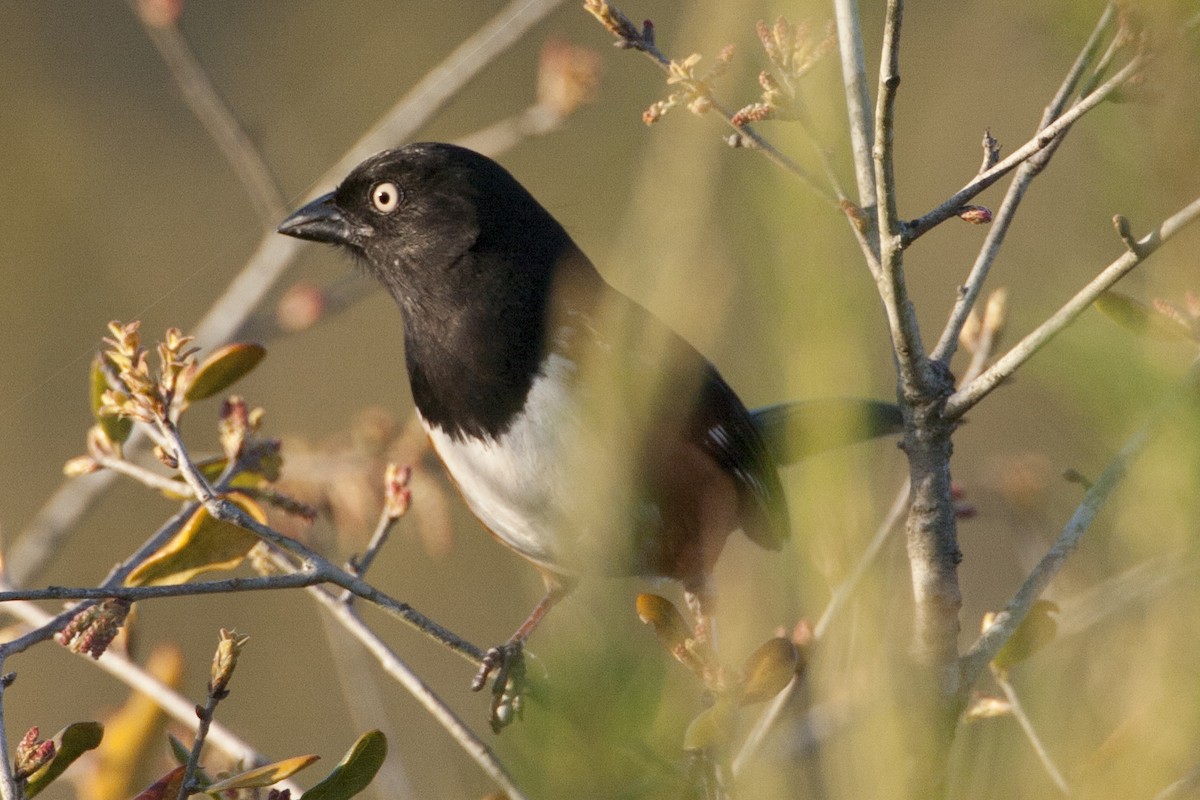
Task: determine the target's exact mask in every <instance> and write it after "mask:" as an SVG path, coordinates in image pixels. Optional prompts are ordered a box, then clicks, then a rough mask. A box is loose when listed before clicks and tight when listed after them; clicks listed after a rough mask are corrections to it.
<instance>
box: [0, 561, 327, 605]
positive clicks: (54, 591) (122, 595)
mask: <svg viewBox="0 0 1200 800" xmlns="http://www.w3.org/2000/svg"><path fill="white" fill-rule="evenodd" d="M328 582H329V581H328V579H327V578H326V577H325V576H324V575H322V574H320V573H319V572H317V571H314V570H308V571H303V570H300V571H295V572H289V573H288V574H286V575H258V576H255V577H252V578H225V579H223V580H219V581H198V582H196V583H176V584H170V585H155V586H124V585H119V586H49V587H46V588H44V589H6V590H3V591H0V603H11V602H14V601H26V602H29V601H42V600H108V599H110V598H112V599H115V600H128V601H129V602H138V601H141V600H161V599H163V598H165V597H195V596H200V595H209V594H234V593H240V592H263V591H278V590H280V589H303V588H307V587H309V586H315V585H317V584H321V583H328ZM3 610H4V609H3V608H0V611H3Z"/></svg>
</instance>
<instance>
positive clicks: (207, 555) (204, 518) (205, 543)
mask: <svg viewBox="0 0 1200 800" xmlns="http://www.w3.org/2000/svg"><path fill="white" fill-rule="evenodd" d="M225 499H226V500H228V501H229V502H231V503H233V504H234V505H236V506H237V507H239V508H240V509H242V510H243V511H245V512H246V513H247V514H249V515H250V516H251V517H253V518H254V519H256V520H258V521H259V522H260V523H262V524H264V525H265V524H266V522H267V515H266V514H265V513H263V510H262V508H261V507H260V506H259V505H258V503H255V502H254V501H253V500H251V499H250V498H249V497H247V496H246V495H244V494H241V493H239V492H229V493H228V494H226V495H225ZM257 543H258V537H257V536H255V535H254V534H253V533H251V532H250V531H248V530H246V529H245V528H239V527H238V526H237V525H234V524H233V523H231V522H222V521H220V520H216V519H213V518H212V517H211V516H210V515H209V513H208V512H207V511H205V510H204V508H203V507H201V508H197V509H196V511H195V512H194V513H193V514H192V516H191V518H190V519H188V521H187V522H185V523H184V525H183V527H182V528H180V530H179V533H177V534H175V536H174V537H173V538H172V539H171V541H169V542H167V543H166V544H165V545H163V547H162V549H160V550H159V551H158V552H157V553H155V554H154V555H152V556H150V557H149V558H147V559H146V560H145V561H143V562H142V563H141V564H139V565H138V567H137V569H135V570H134V571H133V572H131V573H129V577H127V578H126V579H125V585H126V586H168V585H173V584H177V583H186V582H187V581H189V580H191V579H192V578H194V577H195V576H196V575H199V574H200V573H202V572H209V571H211V570H218V569H233V568H234V567H236V566H237V565H239V564H241V563H242V559H243V558H245V557H246V554H247V553H249V552H250V549H251V548H252V547H254V545H256V544H257Z"/></svg>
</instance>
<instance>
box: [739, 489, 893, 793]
mask: <svg viewBox="0 0 1200 800" xmlns="http://www.w3.org/2000/svg"><path fill="white" fill-rule="evenodd" d="M908 498H909V481H908V480H907V479H905V481H904V484H903V485H902V486H901V487H900V490H899V491H898V492H896V499H895V500H893V501H892V506H891V508H890V509H888V513H887V515H886V516H885V517H884V518H883V521H882V522H881V523H880V524H879V527H878V528H876V529H875V535H874V536H873V537H871V541H870V543H868V544H867V547H866V549H865V550H864V551H863V554H862V556H861V557H860V558H859V560H858V563H856V564H855V565H854V569H853V570H851V571H850V574H849V575H847V576H846V578H845V580H843V581H842V582H841V583H839V584H838V585H837V587H836V588H834V590H833V594H832V595H831V596H830V598H829V603H828V604H827V605H826V606H825V610H824V611H822V612H821V616H820V618H819V619H818V620H817V624H816V625H815V626H813V639H814V641H818V642H819V641H820V640H821V639H822V638H823V637H824V635H825V633H826V632H827V631H828V630H829V626H830V624H831V623H832V622H833V618H834V617H835V616H837V614H838V612H839V611H841V610H842V608H843V607H844V606H845V605H846V601H847V600H849V599H850V596H851V595H852V594H854V590H855V589H856V588H858V584H859V582H860V581H861V580H862V578H863V576H864V575H866V573H867V570H868V569H870V568H871V565H872V564H874V563H875V559H876V558H878V557H879V553H880V551H882V550H883V545H884V544H885V543H886V542H887V541H888V539H889V538H891V536H892V534H893V533H894V532H895V531H896V528H897V526H898V525H899V524H900V520H902V519H903V518H904V512H905V511H906V510H907V509H908ZM800 685H801V682H800V681H799V680H798V679H797V678H792V680H791V682H789V683H788V685H787V686H786V687H785V688H784V689H783V691H781V692H779V694H777V695H775V697H774V698H772V699H771V702H770V703H769V704H768V705H767V708H766V710H764V711H763V713H762V714H761V715H759V718H758V719H757V720H756V721H755V723H754V727H753V728H752V729H751V730H750V733H749V734H748V735H747V736H746V741H745V742H743V743H742V746H741V748H740V749H739V750H738V753H737V756H736V757H734V759H733V774H734V775H735V776H736V775H739V774H741V771H742V770H743V769H744V768H745V766H746V764H748V763H749V761H750V759H751V758H753V757H754V754H755V753H756V752H758V749H759V747H761V746H762V743H763V741H764V740H765V739H766V737H767V734H768V733H770V731H771V729H772V728H773V727H775V723H776V722H777V721H778V720H779V717H780V715H781V714H782V713H783V709H784V708H786V707H787V704H788V703H789V702H790V701H791V699H792V698H793V697H795V695H796V692H797V691H798V690H799V687H800Z"/></svg>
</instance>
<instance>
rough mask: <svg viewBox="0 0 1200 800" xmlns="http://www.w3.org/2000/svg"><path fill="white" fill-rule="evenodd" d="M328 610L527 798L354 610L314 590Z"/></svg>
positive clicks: (499, 779) (478, 758) (476, 756)
mask: <svg viewBox="0 0 1200 800" xmlns="http://www.w3.org/2000/svg"><path fill="white" fill-rule="evenodd" d="M310 593H311V594H312V596H313V597H315V598H317V599H318V600H319V601H320V602H321V604H322V605H323V606H324V607H325V609H326V610H327V611H328V612H329V613H330V614H332V615H333V616H334V618H335V619H337V621H338V622H339V623H340V624H341V625H342V626H343V627H344V628H345V629H346V630H347V631H349V632H350V633H351V634H352V635H353V636H354V637H355V638H356V639H358V640H359V641H360V642H361V643H362V645H363V646H364V647H365V648H366V649H367V650H368V651H369V652H370V653H371V654H372V655H373V656H374V657H375V658H376V660H377V661H378V662H379V664H380V666H382V667H383V669H384V671H386V672H387V673H388V674H389V675H391V676H392V677H393V678H395V679H396V681H397V682H398V683H399V684H400V685H401V686H403V687H404V688H405V689H407V690H408V692H409V693H410V694H411V695H412V696H413V698H415V699H416V701H417V702H418V703H420V704H421V706H422V707H423V708H424V709H425V710H426V711H427V712H429V714H430V715H431V716H432V717H433V718H434V719H435V720H437V722H438V723H439V724H440V725H441V726H442V727H443V728H444V729H445V730H446V731H447V732H448V733H449V734H450V736H451V737H452V738H453V739H454V740H455V741H456V742H458V744H459V746H460V747H462V748H463V750H464V751H465V752H466V753H467V755H468V756H470V758H471V759H472V760H473V761H474V762H475V763H476V764H478V765H479V766H480V767H481V768H482V769H483V771H484V772H485V773H486V774H487V775H488V777H490V778H491V779H492V780H493V781H494V782H495V784H496V785H497V786H498V787H500V789H502V790H503V791H504V792H505V793H506V795H507V796H508V797H509V798H512V800H521V799H522V798H525V797H526V795H525V794H524V793H523V792H522V791H521V789H520V788H519V787H518V786H517V784H516V782H515V780H514V779H513V777H512V776H511V775H510V774H509V773H508V770H506V769H505V767H504V764H503V763H501V761H500V760H499V759H498V758H497V757H496V754H495V753H494V752H492V749H491V748H490V747H488V746H487V744H485V743H484V742H483V740H482V739H480V738H479V737H478V736H477V735H476V734H475V732H474V731H472V730H471V729H470V728H469V727H468V726H467V724H466V723H464V722H463V721H462V720H461V719H460V718H459V717H458V715H457V714H455V713H454V711H453V710H452V709H451V708H450V707H449V706H447V705H446V703H445V701H443V700H442V699H441V698H440V697H438V695H437V694H436V693H435V692H434V691H433V690H432V689H431V688H430V687H429V685H428V684H426V683H425V682H424V681H423V680H421V678H420V676H418V675H417V674H416V673H415V672H413V671H412V669H411V668H410V667H409V666H408V664H406V663H405V662H404V661H403V660H402V659H401V658H400V657H399V656H397V655H396V653H395V652H394V651H392V650H391V648H389V647H388V646H387V644H385V643H384V642H383V640H382V639H380V638H379V636H378V635H377V634H376V633H375V632H374V631H373V630H371V628H370V627H369V626H368V625H367V624H366V623H364V622H363V621H362V619H361V618H360V617H359V616H358V612H357V611H355V609H354V607H353V606H351V605H348V604H346V603H343V602H342V601H341V600H340V599H339V598H337V597H334V596H333V595H330V594H329V593H328V592H325V591H322V590H320V589H318V588H315V587H314V589H313V590H311V591H310Z"/></svg>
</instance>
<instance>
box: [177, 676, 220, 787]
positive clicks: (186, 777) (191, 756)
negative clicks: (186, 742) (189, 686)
mask: <svg viewBox="0 0 1200 800" xmlns="http://www.w3.org/2000/svg"><path fill="white" fill-rule="evenodd" d="M220 702H221V698H219V697H217V696H216V695H215V694H213V693H212V692H209V694H208V702H206V703H205V704H204V708H203V709H201V708H200V707H198V706H197V708H196V719H197V721H198V724H197V726H196V737H195V739H193V740H192V750H191V752H190V753H188V760H187V764H185V765H184V767H183V779H182V780H181V781H180V783H179V796H178V798H177V800H187V798H188V795H190V794H193V792H195V791H196V790H197V789H198V787H195V786H193V785H192V783H193V782H194V781H195V779H196V770H198V769H199V768H200V751H201V750H203V749H204V742H205V741H207V740H208V729H209V726H211V725H212V721H213V714H215V713H216V712H217V704H218V703H220Z"/></svg>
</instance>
